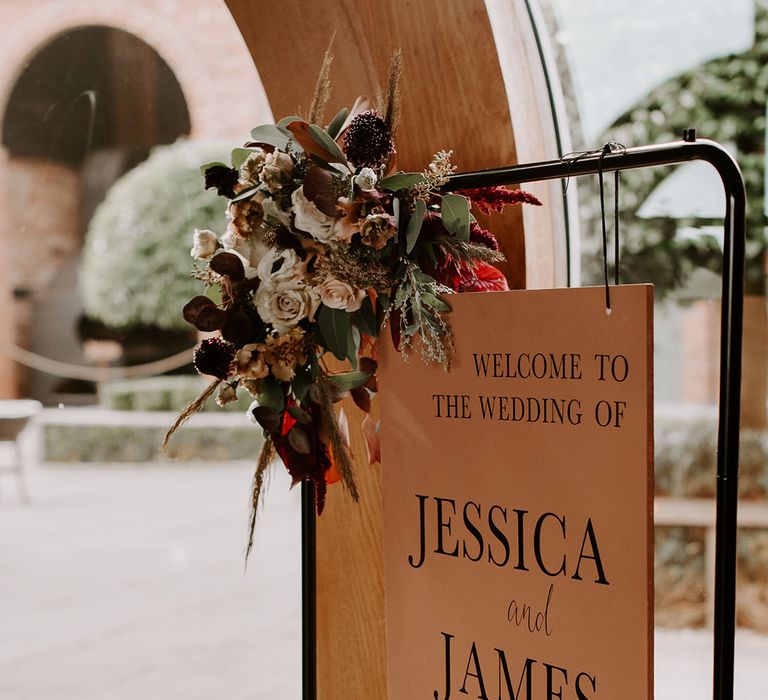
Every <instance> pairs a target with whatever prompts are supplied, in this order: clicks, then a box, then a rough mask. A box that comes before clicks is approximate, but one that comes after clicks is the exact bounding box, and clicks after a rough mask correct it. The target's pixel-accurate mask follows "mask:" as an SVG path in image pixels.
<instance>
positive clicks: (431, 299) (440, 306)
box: [420, 292, 451, 311]
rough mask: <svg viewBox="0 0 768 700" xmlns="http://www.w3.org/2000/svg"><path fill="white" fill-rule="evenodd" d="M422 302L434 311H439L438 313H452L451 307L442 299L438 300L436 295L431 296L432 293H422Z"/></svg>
mask: <svg viewBox="0 0 768 700" xmlns="http://www.w3.org/2000/svg"><path fill="white" fill-rule="evenodd" d="M420 298H421V301H423V302H424V303H425V304H427V305H429V306H431V307H432V308H433V309H437V310H438V311H450V310H451V307H450V306H448V304H446V303H445V302H444V301H443V300H442V299H438V298H437V297H436V296H435V295H434V294H431V293H430V292H422V294H421V297H420Z"/></svg>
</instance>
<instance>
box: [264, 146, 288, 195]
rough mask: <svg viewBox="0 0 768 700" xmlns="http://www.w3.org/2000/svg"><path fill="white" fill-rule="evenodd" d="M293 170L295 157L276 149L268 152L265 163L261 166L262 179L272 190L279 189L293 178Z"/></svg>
mask: <svg viewBox="0 0 768 700" xmlns="http://www.w3.org/2000/svg"><path fill="white" fill-rule="evenodd" d="M292 172H293V158H291V157H290V156H289V155H288V154H287V153H283V152H282V151H278V150H274V151H272V153H267V156H266V158H265V159H264V165H263V166H262V168H261V172H260V176H261V181H262V182H263V183H264V184H265V185H266V186H267V187H269V189H270V190H279V189H280V188H281V187H282V186H283V184H284V183H286V182H288V181H289V180H290V179H291V173H292Z"/></svg>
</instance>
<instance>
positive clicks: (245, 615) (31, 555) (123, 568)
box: [0, 464, 301, 700]
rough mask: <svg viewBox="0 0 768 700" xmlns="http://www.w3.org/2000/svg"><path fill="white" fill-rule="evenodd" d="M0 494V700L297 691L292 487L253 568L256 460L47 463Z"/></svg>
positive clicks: (272, 510) (262, 698) (268, 521)
mask: <svg viewBox="0 0 768 700" xmlns="http://www.w3.org/2000/svg"><path fill="white" fill-rule="evenodd" d="M32 476H33V478H32V479H31V490H32V494H33V498H34V502H33V503H32V505H30V506H21V505H19V504H18V503H17V502H16V501H15V492H14V490H13V488H12V484H11V483H10V481H9V479H8V478H7V477H6V478H2V477H0V479H2V486H3V491H2V494H3V495H2V500H0V698H2V700H129V699H130V700H139V699H141V700H177V699H179V700H181V699H183V700H217V699H219V698H221V699H223V700H230V699H231V700H240V699H243V700H245V699H246V698H248V699H251V700H252V699H259V700H282V699H285V700H291V699H292V698H299V697H300V677H301V666H300V664H301V654H300V643H299V639H300V618H299V611H300V608H299V605H300V602H299V601H300V590H301V589H300V578H299V577H300V560H299V558H298V553H299V549H298V547H299V532H298V524H299V518H300V513H299V502H298V495H299V494H298V491H294V492H289V490H288V484H287V483H286V481H285V479H284V478H282V474H277V475H276V478H275V481H274V483H273V484H272V485H271V488H270V492H269V494H268V495H269V499H268V502H267V509H266V510H265V512H264V518H263V519H262V520H261V522H260V526H259V528H258V538H257V543H256V549H255V551H254V553H253V555H252V559H251V564H250V566H249V569H248V571H247V573H244V571H243V545H244V542H245V540H244V536H245V526H246V516H247V507H246V504H247V492H248V488H249V485H250V479H251V465H245V464H227V465H205V466H197V467H195V466H191V465H185V466H176V467H174V466H165V467H164V466H159V467H158V466H151V467H147V468H126V467H121V466H113V467H110V468H99V467H96V466H88V467H69V466H64V467H56V468H51V467H49V468H46V469H44V470H40V471H37V472H35V473H34V474H33V475H32Z"/></svg>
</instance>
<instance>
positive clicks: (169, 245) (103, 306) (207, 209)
mask: <svg viewBox="0 0 768 700" xmlns="http://www.w3.org/2000/svg"><path fill="white" fill-rule="evenodd" d="M227 150H228V149H227V148H226V147H223V146H219V145H217V144H211V143H195V142H191V141H177V142H176V143H175V144H173V145H170V146H158V147H157V148H155V149H154V150H153V151H152V153H151V155H150V157H149V158H148V159H147V160H146V161H144V162H143V163H141V164H140V165H138V166H137V167H135V168H134V169H133V170H131V171H129V172H128V173H126V174H125V175H124V176H123V177H121V178H120V179H119V180H118V181H117V182H116V183H115V184H114V185H113V186H112V187H111V188H110V190H109V192H108V193H107V196H106V197H105V199H104V201H103V202H102V203H101V204H100V205H99V207H98V208H97V209H96V212H95V214H94V216H93V218H92V219H91V222H90V224H89V226H88V231H87V233H86V239H85V246H84V250H83V257H82V262H81V267H80V288H81V293H82V297H83V302H84V305H85V311H86V314H87V315H88V316H89V317H91V318H94V319H97V320H99V321H101V322H102V323H105V324H107V325H109V326H112V327H115V328H130V327H132V326H156V327H159V328H163V329H167V330H174V329H188V328H189V325H188V324H187V323H186V322H185V321H184V319H183V318H182V315H181V309H182V307H183V306H184V304H185V303H186V301H187V300H188V299H189V297H190V296H193V295H194V294H195V293H196V291H197V287H198V283H197V282H196V281H195V280H193V279H192V278H191V277H190V271H191V270H192V266H193V260H192V258H191V257H190V254H189V251H190V247H191V244H192V232H193V230H194V229H195V228H211V229H215V227H220V226H221V223H222V221H223V220H224V217H223V211H222V208H223V205H222V200H221V199H220V198H219V197H218V196H217V195H216V193H215V192H212V191H205V190H203V179H202V176H201V175H200V170H199V166H200V163H203V162H206V161H213V160H222V159H223V158H224V157H226V154H227Z"/></svg>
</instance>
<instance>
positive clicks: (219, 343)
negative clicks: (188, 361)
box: [192, 338, 236, 379]
mask: <svg viewBox="0 0 768 700" xmlns="http://www.w3.org/2000/svg"><path fill="white" fill-rule="evenodd" d="M235 350H236V348H235V346H234V345H232V343H228V342H226V341H225V340H222V339H221V338H205V339H204V340H203V341H202V342H201V343H200V345H198V346H197V348H195V353H194V355H193V356H192V364H193V365H194V366H195V369H196V370H197V371H198V372H200V374H208V375H210V376H212V377H217V378H218V379H226V378H227V376H228V375H229V365H230V364H231V363H232V360H233V359H234V358H235Z"/></svg>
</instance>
